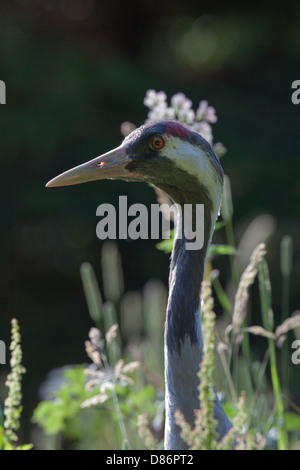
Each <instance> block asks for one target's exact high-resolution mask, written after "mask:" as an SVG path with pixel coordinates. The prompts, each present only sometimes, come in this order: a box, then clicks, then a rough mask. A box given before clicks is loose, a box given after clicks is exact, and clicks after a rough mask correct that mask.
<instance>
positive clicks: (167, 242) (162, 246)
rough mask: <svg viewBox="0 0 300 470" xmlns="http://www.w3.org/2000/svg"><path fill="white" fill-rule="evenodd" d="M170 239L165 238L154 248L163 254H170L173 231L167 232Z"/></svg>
mask: <svg viewBox="0 0 300 470" xmlns="http://www.w3.org/2000/svg"><path fill="white" fill-rule="evenodd" d="M168 235H169V237H170V238H165V239H164V240H163V241H162V242H159V243H157V245H156V248H157V249H158V250H161V251H164V252H165V253H171V251H172V249H173V242H174V230H170V232H168Z"/></svg>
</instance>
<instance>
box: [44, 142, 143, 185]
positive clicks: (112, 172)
mask: <svg viewBox="0 0 300 470" xmlns="http://www.w3.org/2000/svg"><path fill="white" fill-rule="evenodd" d="M129 162H131V158H130V157H129V155H128V153H127V147H126V146H120V147H117V148H116V149H114V150H111V151H110V152H107V153H105V154H103V155H101V156H100V157H97V158H94V159H93V160H90V161H89V162H86V163H83V164H82V165H78V166H76V167H75V168H72V169H71V170H68V171H65V172H64V173H61V174H60V175H58V176H56V177H55V178H53V179H52V180H50V181H49V182H48V183H47V184H46V187H48V188H49V187H54V186H70V185H72V184H80V183H86V182H88V181H94V180H102V179H110V178H111V179H131V178H132V177H135V176H138V175H133V174H132V173H130V172H129V171H127V170H126V169H125V167H126V165H127V164H128V163H129Z"/></svg>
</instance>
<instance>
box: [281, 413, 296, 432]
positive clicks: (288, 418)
mask: <svg viewBox="0 0 300 470" xmlns="http://www.w3.org/2000/svg"><path fill="white" fill-rule="evenodd" d="M284 418H285V426H286V430H287V431H297V432H299V433H300V415H299V414H297V413H292V412H290V411H287V412H286V413H284Z"/></svg>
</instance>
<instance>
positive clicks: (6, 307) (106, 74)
mask: <svg viewBox="0 0 300 470" xmlns="http://www.w3.org/2000/svg"><path fill="white" fill-rule="evenodd" d="M299 23H300V6H299V2H297V0H289V1H285V2H283V1H280V0H263V1H262V2H259V3H255V2H252V3H251V4H249V5H245V4H241V3H237V2H236V1H234V0H231V1H228V2H226V5H225V4H224V2H221V1H220V0H219V1H214V2H210V3H209V4H207V2H206V3H204V2H192V1H191V0H187V1H186V2H184V3H183V2H181V1H180V0H174V1H172V3H171V2H169V1H167V0H162V1H160V2H159V3H157V4H156V2H154V4H153V3H147V2H138V1H137V0H134V1H133V2H130V3H129V4H128V3H126V2H122V1H121V0H115V1H114V2H96V1H95V0H88V1H83V0H74V1H73V2H69V1H65V0H41V1H40V2H34V1H33V0H0V79H1V80H4V81H5V83H6V87H7V104H6V105H5V106H1V108H0V125H1V139H0V162H1V176H2V177H1V189H0V191H1V196H2V206H1V221H0V228H1V230H0V247H1V248H0V266H1V282H0V311H1V316H0V337H1V340H3V341H5V342H6V344H8V343H9V335H10V319H11V318H12V317H13V316H16V317H17V318H18V319H19V321H20V325H21V329H22V332H23V350H24V365H25V367H26V369H27V370H28V373H27V375H26V376H25V377H24V387H23V397H24V412H23V423H22V432H23V433H24V435H25V438H24V441H25V442H28V441H31V435H30V433H31V423H30V419H31V415H32V410H33V408H34V407H35V406H36V404H37V402H38V401H39V399H40V397H39V395H38V389H39V385H40V384H41V382H42V381H43V380H44V378H45V376H46V374H47V373H48V372H49V370H51V369H53V368H57V367H60V366H63V365H65V364H73V363H80V364H81V363H82V362H84V361H85V352H84V349H83V348H81V349H80V348H79V347H78V345H79V344H83V342H84V340H85V337H86V332H87V331H88V329H89V328H90V327H91V325H92V324H93V321H92V319H91V318H89V317H88V316H87V315H85V314H84V313H83V312H85V308H86V307H85V300H84V295H83V292H82V288H81V284H80V277H79V269H80V266H81V264H82V263H83V262H85V261H88V262H91V263H93V265H94V266H95V271H96V276H97V279H98V280H99V282H100V285H102V282H103V275H102V273H101V269H100V262H99V259H100V256H99V253H100V250H101V246H102V243H101V242H100V241H99V240H97V239H96V234H95V227H96V223H97V220H96V217H95V211H96V207H97V206H98V204H100V203H102V202H110V203H112V204H115V205H117V203H118V196H119V194H126V195H128V198H129V203H130V204H131V203H134V202H140V203H145V204H149V203H151V202H154V201H155V195H154V193H153V191H152V189H151V188H149V187H147V186H146V185H143V184H137V185H127V184H126V183H122V182H114V183H111V182H101V184H100V183H97V182H95V183H93V184H89V185H84V186H82V187H73V188H72V189H70V188H61V189H57V190H55V191H54V190H46V189H45V188H44V184H45V183H46V182H47V181H48V180H49V179H50V178H51V177H53V176H54V175H56V174H58V173H60V172H61V171H64V170H65V169H67V168H69V167H73V166H74V165H76V164H79V163H81V162H84V161H86V160H89V159H91V158H92V157H94V156H97V155H99V154H101V153H103V152H104V151H107V150H108V149H110V148H114V147H116V146H117V145H118V144H119V142H120V140H121V134H120V123H121V122H123V121H125V120H129V121H131V122H135V123H136V124H139V123H141V122H143V121H144V119H145V107H144V106H143V105H142V99H143V97H144V95H145V91H146V90H147V89H149V88H155V89H157V90H161V89H163V90H165V91H166V92H167V94H168V95H169V94H172V93H175V92H176V91H178V90H182V91H183V92H184V93H186V94H187V95H188V96H190V97H191V98H192V99H193V100H195V101H197V100H199V99H202V98H203V99H207V100H208V101H209V102H210V103H211V104H212V105H213V106H215V107H216V109H217V111H218V117H219V121H218V123H217V124H216V130H215V135H216V138H217V140H219V141H222V142H224V144H225V145H226V147H227V149H228V154H227V156H226V161H225V160H224V167H225V171H226V174H227V175H228V176H229V177H230V181H231V185H232V188H231V190H232V193H233V200H234V208H235V212H234V215H233V218H234V227H235V237H236V245H237V249H238V250H239V253H240V255H239V257H238V263H239V270H240V272H241V271H242V269H243V267H245V263H246V262H247V261H245V260H247V259H248V258H249V256H248V255H249V252H251V251H252V249H253V247H254V246H255V244H257V243H259V242H260V241H261V240H262V239H263V238H265V237H267V238H268V239H269V247H268V263H269V266H270V272H271V277H272V279H271V280H272V286H273V310H274V318H275V323H276V324H278V323H280V322H281V311H282V306H281V302H282V296H281V291H282V282H281V281H282V279H281V272H280V269H279V267H278V253H279V252H280V244H281V240H282V237H283V236H284V235H286V234H288V235H289V236H290V237H292V239H293V240H294V241H295V240H298V239H299V236H300V224H299V217H298V207H299V206H300V192H299V119H300V118H299V106H298V107H297V106H295V105H293V104H292V103H291V99H290V96H291V89H290V86H291V83H292V81H293V80H295V79H297V78H299V77H298V73H299V57H300V33H299V31H300V25H299ZM246 229H247V231H248V238H247V237H246ZM256 237H257V238H259V239H257V240H256ZM254 240H255V242H254ZM225 242H226V233H225V231H218V232H217V233H216V234H215V237H214V244H225ZM155 244H156V243H155V242H151V241H149V242H148V241H147V242H145V241H135V242H134V243H132V242H131V241H130V240H128V241H122V242H120V243H119V251H120V255H121V258H122V261H123V267H124V292H125V293H128V291H134V292H135V294H134V305H135V310H136V311H139V305H140V302H141V291H142V289H143V286H144V285H145V284H146V282H147V280H149V279H150V278H158V279H159V280H161V281H163V282H164V283H165V284H166V282H167V276H168V263H169V261H168V257H167V256H165V255H164V253H162V252H161V251H159V250H156V248H155ZM253 245H254V246H253ZM225 258H226V257H219V258H218V263H217V268H218V269H219V271H220V273H221V274H220V276H219V278H216V281H214V282H213V283H214V287H215V286H216V285H217V283H218V281H219V282H220V284H221V287H222V286H223V290H224V291H225V290H226V297H224V296H223V303H221V301H220V302H219V301H218V302H217V304H216V312H217V313H218V314H220V313H221V312H222V309H223V308H225V306H226V305H227V309H229V310H230V305H229V303H228V302H230V301H232V296H231V295H230V292H231V282H230V279H231V267H230V266H228V262H227V260H225ZM299 259H300V249H299V244H297V243H294V247H293V268H292V272H291V275H290V277H289V279H290V281H289V285H288V287H287V283H285V287H284V289H287V288H288V290H289V293H290V297H289V298H290V302H289V305H288V310H289V311H288V312H286V313H284V315H286V316H288V315H289V314H290V313H291V312H292V311H293V310H295V308H296V307H297V306H298V305H299V303H300V302H299V301H300V294H299V289H298V279H299V277H300V263H299ZM151 289H152V287H151V286H148V288H147V289H146V291H145V292H147V295H148V301H147V305H148V307H147V308H149V309H150V311H151V295H152V290H151ZM145 295H146V294H145ZM227 297H229V298H227ZM130 298H131V299H132V294H130V293H128V297H127V299H128V303H127V306H126V302H124V305H123V307H122V308H125V311H128V310H129V308H128V305H129V302H131V299H130ZM285 298H287V297H286V296H285ZM149 299H150V300H149ZM252 302H253V305H254V307H255V306H256V307H258V306H259V301H258V292H257V289H254V292H253V299H252ZM111 305H112V304H111ZM107 308H108V309H109V304H108V306H107ZM112 308H113V307H112ZM284 309H285V311H286V304H285V307H284ZM256 312H258V308H253V321H254V323H255V322H256V321H258V313H256ZM152 320H153V315H150V317H147V321H148V322H149V323H151V321H152ZM123 321H124V322H125V323H126V320H123ZM144 321H146V320H145V319H144V318H143V320H141V323H140V326H139V328H140V330H138V331H143V322H144ZM160 322H161V323H160V324H161V327H162V325H163V319H160ZM134 325H135V323H134ZM137 325H138V324H137ZM150 327H151V325H149V328H150ZM161 331H162V330H161ZM136 334H137V330H136V331H135V335H136ZM161 335H162V332H161ZM130 336H131V334H130V324H128V323H127V330H126V334H125V337H126V341H128V340H129V339H130ZM250 341H251V343H252V344H254V342H253V339H250ZM161 344H162V343H161ZM262 350H263V347H262V343H261V342H260V340H259V339H257V338H255V355H256V354H257V358H259V356H260V353H261V351H262ZM149 360H151V361H154V362H155V361H157V359H155V358H153V357H152V358H149ZM6 373H7V369H6V368H5V366H1V371H0V374H1V375H0V399H1V402H2V401H4V397H5V396H6V392H5V389H4V381H5V375H6ZM290 381H291V384H290V386H291V394H292V397H293V399H294V400H295V401H296V402H297V405H298V406H299V394H298V390H299V381H300V379H299V369H297V368H296V366H294V367H293V373H292V374H291V377H290Z"/></svg>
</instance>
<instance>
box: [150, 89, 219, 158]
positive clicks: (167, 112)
mask: <svg viewBox="0 0 300 470" xmlns="http://www.w3.org/2000/svg"><path fill="white" fill-rule="evenodd" d="M144 105H145V106H147V107H148V108H149V109H150V111H149V113H148V119H147V122H150V121H159V120H162V119H170V120H173V119H174V120H176V121H179V122H181V123H182V124H184V125H185V126H187V127H189V128H190V129H191V130H192V131H194V132H197V133H198V134H200V135H201V136H202V137H204V139H205V140H207V142H209V143H210V144H211V145H213V134H212V127H211V124H214V123H215V122H217V116H216V110H215V108H214V107H213V106H209V105H208V102H207V101H206V100H203V101H200V103H199V106H198V109H197V111H196V112H195V111H194V110H193V108H192V107H193V103H192V101H191V100H190V99H189V98H187V97H186V96H185V94H184V93H176V95H173V96H172V97H171V104H170V106H168V103H167V95H166V93H165V92H164V91H159V92H156V91H155V90H148V91H147V93H146V96H145V99H144ZM214 150H215V151H216V153H217V154H218V156H221V155H224V153H225V152H226V149H225V147H224V145H223V144H221V143H220V142H219V143H217V144H215V146H214Z"/></svg>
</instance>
